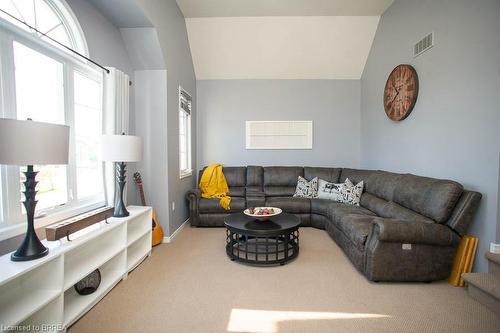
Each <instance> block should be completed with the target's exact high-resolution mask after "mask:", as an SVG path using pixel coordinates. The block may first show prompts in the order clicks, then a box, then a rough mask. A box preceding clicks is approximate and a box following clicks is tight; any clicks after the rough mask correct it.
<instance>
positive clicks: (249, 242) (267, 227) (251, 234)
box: [224, 212, 300, 266]
mask: <svg viewBox="0 0 500 333" xmlns="http://www.w3.org/2000/svg"><path fill="white" fill-rule="evenodd" d="M224 224H225V226H226V253H227V255H228V256H229V258H230V259H231V260H233V261H239V262H243V263H247V264H252V265H262V266H266V265H278V264H279V265H284V264H285V263H287V262H289V261H290V260H293V259H295V258H296V257H297V256H298V254H299V226H300V219H299V218H298V217H297V216H296V215H293V214H288V213H283V212H281V213H280V214H275V215H273V216H269V215H268V216H266V219H265V220H262V219H260V217H259V219H256V218H255V217H253V216H248V215H247V214H245V213H235V214H231V215H228V216H227V217H226V218H225V219H224Z"/></svg>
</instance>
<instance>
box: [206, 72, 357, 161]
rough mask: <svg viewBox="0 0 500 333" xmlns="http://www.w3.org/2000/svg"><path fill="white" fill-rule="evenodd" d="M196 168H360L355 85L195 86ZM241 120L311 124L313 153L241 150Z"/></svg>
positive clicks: (304, 82) (220, 83)
mask: <svg viewBox="0 0 500 333" xmlns="http://www.w3.org/2000/svg"><path fill="white" fill-rule="evenodd" d="M197 97H198V168H200V167H203V166H205V165H207V164H209V163H214V162H220V163H223V164H225V165H249V164H250V165H273V164H274V165H311V166H345V167H357V166H358V165H359V150H360V147H359V146H360V141H359V137H360V110H359V101H360V82H359V81H358V80H206V81H198V82H197ZM246 120H312V121H313V149H312V150H246V149H245V121H246Z"/></svg>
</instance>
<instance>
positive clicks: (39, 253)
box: [10, 234, 49, 261]
mask: <svg viewBox="0 0 500 333" xmlns="http://www.w3.org/2000/svg"><path fill="white" fill-rule="evenodd" d="M47 254H49V249H48V248H46V247H45V246H43V244H42V243H41V242H40V240H39V239H38V237H36V234H35V236H34V237H33V234H26V237H25V238H24V241H23V243H22V244H21V246H20V247H19V248H18V249H17V250H16V252H14V253H12V254H11V255H10V259H11V260H12V261H29V260H34V259H38V258H41V257H45V256H46V255H47Z"/></svg>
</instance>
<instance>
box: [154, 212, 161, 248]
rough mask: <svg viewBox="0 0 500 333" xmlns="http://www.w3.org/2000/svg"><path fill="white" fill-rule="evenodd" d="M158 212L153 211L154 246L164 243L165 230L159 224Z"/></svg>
mask: <svg viewBox="0 0 500 333" xmlns="http://www.w3.org/2000/svg"><path fill="white" fill-rule="evenodd" d="M157 221H158V218H157V217H156V211H155V210H154V209H153V239H152V243H153V246H155V245H158V244H160V243H161V242H162V241H163V229H162V228H161V225H160V224H159V223H158V222H157Z"/></svg>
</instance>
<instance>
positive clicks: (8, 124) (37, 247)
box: [0, 119, 69, 261]
mask: <svg viewBox="0 0 500 333" xmlns="http://www.w3.org/2000/svg"><path fill="white" fill-rule="evenodd" d="M68 151H69V126H65V125H56V124H48V123H40V122H36V121H31V120H30V119H28V120H16V119H0V164H6V165H19V166H24V165H26V166H27V170H26V172H24V175H25V176H26V180H25V181H24V196H25V200H24V202H23V204H24V207H25V208H26V217H27V221H28V227H27V231H26V235H25V237H24V240H23V242H22V243H21V246H20V247H19V248H18V249H17V250H16V251H15V252H14V253H13V254H12V255H11V260H12V261H28V260H33V259H37V258H41V257H43V256H46V255H47V254H48V253H49V249H48V248H46V247H45V246H44V245H43V244H42V242H40V240H39V239H38V237H37V235H36V232H35V226H34V217H35V206H36V203H37V200H36V198H35V196H36V193H37V191H36V185H37V183H38V182H37V181H36V179H35V178H36V175H37V173H38V172H37V171H33V165H46V164H49V165H54V164H68Z"/></svg>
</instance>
